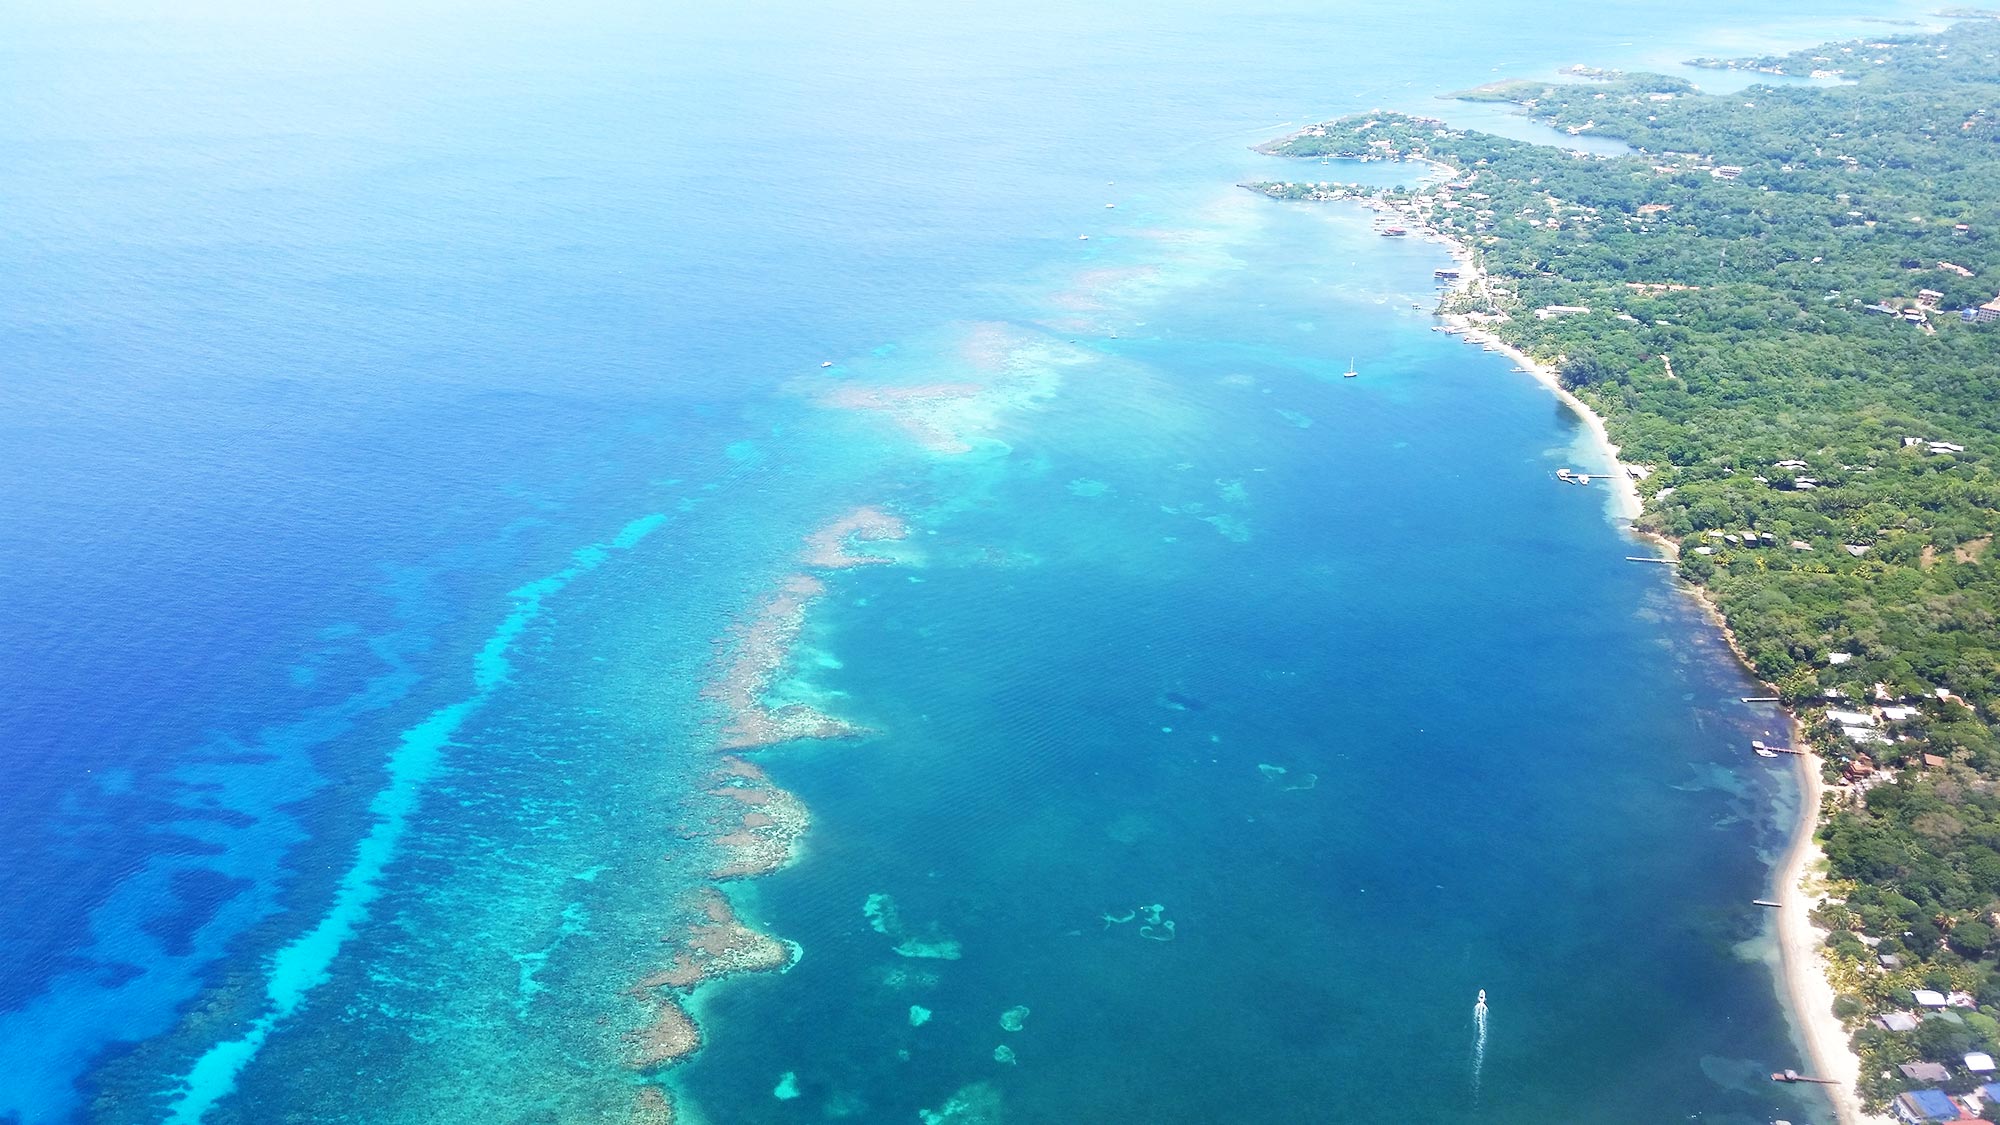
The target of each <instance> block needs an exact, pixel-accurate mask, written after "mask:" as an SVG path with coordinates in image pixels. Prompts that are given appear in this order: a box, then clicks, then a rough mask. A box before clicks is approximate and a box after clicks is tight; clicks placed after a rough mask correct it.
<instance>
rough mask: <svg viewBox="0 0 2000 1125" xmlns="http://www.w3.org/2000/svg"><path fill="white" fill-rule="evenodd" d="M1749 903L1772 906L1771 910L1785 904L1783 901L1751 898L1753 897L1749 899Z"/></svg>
mask: <svg viewBox="0 0 2000 1125" xmlns="http://www.w3.org/2000/svg"><path fill="white" fill-rule="evenodd" d="M1750 905H1752V906H1768V907H1770V908H1772V909H1773V910H1775V909H1777V908H1778V907H1781V906H1783V905H1785V904H1784V903H1782V902H1772V901H1771V900H1770V899H1768V898H1753V899H1751V900H1750Z"/></svg>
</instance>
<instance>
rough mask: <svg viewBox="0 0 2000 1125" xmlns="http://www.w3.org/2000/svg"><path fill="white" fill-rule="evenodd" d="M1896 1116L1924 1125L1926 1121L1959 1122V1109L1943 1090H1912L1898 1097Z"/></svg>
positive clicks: (1914, 1124) (1914, 1123)
mask: <svg viewBox="0 0 2000 1125" xmlns="http://www.w3.org/2000/svg"><path fill="white" fill-rule="evenodd" d="M1896 1116H1898V1117H1900V1118H1902V1119H1903V1120H1905V1121H1907V1122H1909V1123H1910V1125H1922V1123H1923V1122H1926V1121H1957V1120H1958V1117H1959V1115H1958V1107H1957V1106H1956V1105H1953V1104H1952V1101H1951V1099H1950V1098H1948V1097H1946V1096H1945V1093H1944V1091H1943V1090H1911V1091H1909V1092H1908V1093H1904V1094H1897V1095H1896Z"/></svg>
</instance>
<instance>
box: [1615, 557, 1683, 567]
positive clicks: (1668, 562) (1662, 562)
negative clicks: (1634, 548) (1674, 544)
mask: <svg viewBox="0 0 2000 1125" xmlns="http://www.w3.org/2000/svg"><path fill="white" fill-rule="evenodd" d="M1625 561H1626V562H1650V563H1659V564H1660V565H1661V566H1672V565H1674V564H1675V563H1677V562H1679V561H1680V560H1679V559H1656V558H1651V557H1649V556H1645V555H1626V556H1625Z"/></svg>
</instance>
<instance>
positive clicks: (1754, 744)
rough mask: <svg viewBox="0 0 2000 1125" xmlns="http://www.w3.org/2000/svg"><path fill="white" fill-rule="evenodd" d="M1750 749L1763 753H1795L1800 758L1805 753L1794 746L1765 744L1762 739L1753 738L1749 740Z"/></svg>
mask: <svg viewBox="0 0 2000 1125" xmlns="http://www.w3.org/2000/svg"><path fill="white" fill-rule="evenodd" d="M1750 749H1752V750H1756V751H1760V752H1762V753H1765V754H1797V755H1798V756H1800V757H1802V758H1803V757H1805V753H1806V752H1805V751H1804V750H1801V749H1799V748H1798V747H1796V746H1766V745H1765V744H1764V743H1763V741H1762V740H1760V739H1755V738H1753V739H1751V740H1750Z"/></svg>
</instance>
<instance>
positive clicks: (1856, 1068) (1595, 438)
mask: <svg viewBox="0 0 2000 1125" xmlns="http://www.w3.org/2000/svg"><path fill="white" fill-rule="evenodd" d="M1430 163H1435V162H1430ZM1374 206H1375V207H1376V208H1377V209H1386V208H1382V207H1381V206H1380V205H1379V204H1374ZM1401 217H1402V218H1404V220H1405V221H1410V219H1409V217H1408V216H1401ZM1417 229H1419V230H1421V231H1423V233H1424V236H1425V237H1426V238H1428V239H1431V240H1433V241H1435V242H1437V243H1439V244H1441V245H1442V246H1444V247H1445V249H1446V250H1447V251H1448V252H1449V253H1450V254H1451V256H1452V258H1453V259H1454V260H1455V261H1457V262H1458V263H1459V268H1460V270H1461V271H1462V276H1461V277H1460V279H1459V283H1458V286H1457V288H1458V289H1471V288H1473V287H1475V286H1478V285H1481V284H1483V282H1484V281H1485V277H1486V274H1485V271H1484V270H1483V269H1481V268H1480V266H1479V264H1478V260H1477V258H1476V257H1475V256H1474V255H1473V253H1472V252H1471V250H1470V248H1468V247H1467V246H1465V245H1464V244H1462V243H1460V242H1458V241H1457V240H1456V239H1453V238H1450V237H1448V236H1446V235H1444V234H1442V233H1440V232H1438V231H1437V230H1435V229H1433V228H1431V227H1430V226H1428V225H1418V227H1417ZM1438 316H1439V319H1441V320H1442V321H1443V322H1444V323H1445V325H1447V326H1448V328H1449V330H1450V331H1451V333H1452V334H1453V335H1455V336H1457V337H1458V338H1459V339H1460V340H1461V341H1463V342H1465V343H1471V344H1478V345H1479V346H1480V347H1482V348H1484V349H1486V350H1488V351H1492V352H1495V353H1497V354H1500V355H1504V356H1506V357H1507V358H1508V359H1510V360H1512V361H1514V363H1515V364H1516V365H1517V366H1518V367H1519V368H1520V369H1521V370H1522V371H1524V372H1526V373H1527V374H1528V375H1529V376H1530V377H1532V378H1533V379H1534V380H1535V381H1536V382H1538V383H1540V384H1541V385H1542V386H1543V387H1545V388H1547V389H1548V390H1549V391H1550V392H1551V393H1552V394H1554V395H1555V397H1556V398H1557V399H1558V400H1560V401H1561V402H1562V403H1563V404H1565V405H1566V406H1568V407H1569V408H1570V409H1571V410H1574V411H1575V412H1576V414H1577V416H1578V417H1579V418H1580V419H1582V421H1583V424H1584V428H1585V430H1586V431H1587V432H1588V434H1589V436H1590V444H1591V445H1592V446H1593V447H1594V448H1595V449H1596V450H1597V451H1598V452H1600V453H1601V454H1602V455H1603V456H1604V458H1605V460H1606V461H1608V462H1609V463H1610V464H1611V465H1612V466H1613V471H1612V473H1611V474H1610V476H1611V480H1612V481H1613V485H1612V491H1613V499H1612V506H1613V511H1614V513H1615V514H1616V515H1617V516H1618V517H1619V518H1620V519H1622V520H1624V521H1625V530H1626V532H1627V533H1628V534H1630V535H1631V536H1633V537H1634V538H1637V539H1640V540H1643V541H1645V542H1647V543H1649V544H1651V545H1653V546H1655V547H1657V548H1660V549H1661V550H1662V551H1663V552H1664V553H1666V554H1667V555H1669V556H1670V557H1678V555H1679V550H1678V545H1677V544H1675V543H1673V542H1672V541H1671V540H1667V539H1663V538H1661V537H1659V536H1657V535H1653V534H1650V533H1647V532H1644V531H1641V530H1639V529H1638V528H1637V527H1636V526H1635V525H1634V522H1633V521H1635V520H1637V518H1638V517H1639V515H1640V514H1641V512H1642V510H1643V503H1644V502H1643V501H1642V499H1641V498H1640V496H1639V488H1638V482H1637V481H1636V480H1635V479H1634V478H1633V476H1632V473H1631V472H1630V471H1629V470H1628V468H1627V466H1626V464H1625V463H1624V462H1623V461H1621V460H1620V459H1619V457H1618V454H1619V448H1618V446H1617V445H1616V444H1614V443H1613V442H1612V441H1611V436H1610V431H1609V430H1608V429H1607V428H1606V426H1605V422H1604V418H1603V417H1602V416H1601V415H1599V414H1598V413H1597V411H1595V410H1593V409H1592V408H1591V407H1590V405H1589V404H1588V403H1586V402H1584V401H1583V400H1582V399H1581V398H1578V397H1577V396H1576V395H1575V394H1574V393H1572V392H1571V391H1569V390H1568V389H1567V388H1565V387H1564V386H1563V385H1562V382H1561V380H1560V379H1559V378H1558V376H1557V372H1556V370H1555V369H1554V368H1553V367H1551V366H1549V365H1548V364H1545V363H1541V362H1538V361H1537V360H1535V359H1534V358H1532V357H1531V356H1529V355H1528V354H1527V353H1526V352H1524V351H1522V350H1521V349H1520V348H1518V347H1516V346H1514V345H1513V344H1510V343H1508V342H1507V341H1506V340H1503V339H1501V338H1500V336H1499V335H1498V334H1497V333H1495V332H1494V331H1493V330H1492V328H1491V327H1490V326H1489V325H1487V324H1483V323H1480V322H1477V321H1474V320H1473V319H1472V318H1471V317H1469V316H1467V315H1466V314H1464V313H1441V314H1438ZM1675 585H1676V586H1677V587H1678V588H1679V589H1680V591H1681V592H1682V593H1684V594H1686V595H1687V596H1689V597H1691V598H1693V599H1694V601H1695V603H1696V604H1698V605H1699V606H1700V607H1701V609H1702V611H1703V613H1704V614H1705V615H1706V616H1707V617H1708V619H1709V620H1710V621H1712V622H1713V623H1714V624H1715V626H1716V628H1717V629H1718V630H1719V631H1720V632H1721V634H1722V638H1723V641H1724V643H1726V644H1727V645H1728V646H1729V651H1730V653H1731V654H1732V655H1734V656H1735V657H1736V661H1737V663H1738V664H1739V665H1740V666H1741V667H1742V668H1743V670H1744V671H1745V672H1746V673H1747V674H1749V676H1750V677H1751V678H1752V679H1753V680H1754V681H1755V682H1757V683H1759V684H1763V685H1764V687H1766V688H1767V689H1770V685H1768V684H1764V681H1763V680H1762V678H1761V677H1759V676H1758V675H1757V672H1756V669H1755V668H1753V667H1752V666H1751V664H1750V661H1749V659H1748V658H1747V657H1746V656H1745V654H1744V652H1743V649H1742V647H1741V646H1740V645H1739V644H1738V643H1737V640H1736V635H1735V633H1734V631H1732V630H1731V629H1730V628H1729V624H1728V621H1727V619H1726V618H1725V617H1724V616H1723V614H1722V611H1721V609H1720V608H1719V607H1717V606H1716V604H1715V602H1714V601H1713V600H1712V599H1711V598H1709V596H1708V593H1707V591H1705V590H1703V589H1702V588H1701V587H1699V586H1695V585H1693V584H1691V583H1688V582H1686V581H1680V580H1678V576H1677V580H1676V582H1675ZM1771 690H1772V691H1773V693H1774V694H1775V689H1771ZM1779 711H1780V713H1782V714H1783V715H1784V719H1785V725H1786V727H1787V728H1788V730H1789V731H1790V736H1791V740H1792V745H1794V746H1804V745H1806V744H1805V742H1804V740H1803V738H1802V737H1801V733H1802V732H1801V730H1800V728H1799V723H1798V719H1797V717H1796V716H1794V715H1793V714H1792V711H1791V709H1790V708H1789V707H1785V706H1783V705H1780V706H1779ZM1795 757H1796V758H1797V767H1796V768H1797V771H1798V785H1799V811H1798V817H1797V819H1796V821H1795V823H1794V824H1793V826H1792V834H1791V842H1790V843H1789V844H1788V845H1787V847H1786V849H1785V854H1784V858H1783V859H1782V860H1780V861H1779V863H1778V865H1777V869H1776V870H1775V871H1774V872H1773V877H1774V878H1776V880H1777V882H1778V888H1777V891H1778V902H1779V903H1780V904H1781V905H1780V906H1779V908H1778V911H1777V915H1778V917H1777V920H1776V924H1775V925H1774V927H1773V936H1774V938H1775V939H1776V946H1777V954H1778V960H1777V966H1776V968H1777V972H1776V976H1777V980H1776V981H1774V982H1773V983H1774V984H1775V985H1776V986H1777V987H1778V991H1779V993H1780V995H1781V996H1782V997H1783V999H1784V1002H1785V1007H1786V1009H1787V1012H1788V1015H1789V1016H1790V1023H1791V1025H1792V1032H1793V1037H1794V1040H1795V1041H1796V1043H1797V1045H1798V1046H1799V1047H1800V1048H1802V1049H1803V1052H1804V1054H1805V1056H1806V1058H1807V1059H1808V1060H1809V1061H1810V1063H1811V1065H1812V1068H1813V1072H1814V1073H1815V1074H1816V1075H1817V1076H1819V1077H1823V1078H1831V1079H1834V1080H1835V1081H1836V1082H1837V1083H1838V1084H1837V1085H1831V1086H1823V1087H1821V1088H1822V1089H1823V1090H1824V1091H1825V1092H1826V1096H1827V1100H1828V1102H1829V1103H1831V1104H1832V1106H1833V1112H1834V1117H1835V1119H1836V1120H1837V1121H1838V1122H1839V1123H1840V1125H1893V1121H1892V1119H1890V1118H1888V1117H1885V1116H1882V1115H1878V1114H1871V1113H1869V1112H1868V1111H1867V1110H1866V1109H1864V1108H1863V1107H1862V1104H1861V1098H1860V1094H1859V1092H1858V1090H1859V1080H1860V1077H1861V1057H1860V1056H1859V1055H1858V1054H1856V1053H1855V1051H1854V1047H1853V1044H1852V1042H1851V1041H1850V1038H1849V1036H1848V1032H1847V1029H1846V1027H1844V1026H1843V1025H1842V1024H1841V1022H1840V1020H1839V1018H1838V1017H1836V1016H1835V1015H1834V1014H1833V1002H1834V998H1835V992H1834V988H1833V984H1832V982H1831V981H1830V980H1829V979H1828V978H1827V974H1826V970H1825V967H1824V965H1823V963H1822V961H1821V958H1820V954H1819V951H1820V949H1821V948H1822V947H1823V945H1824V943H1825V939H1826V932H1825V931H1824V930H1821V929H1820V928H1819V927H1818V926H1816V925H1814V924H1813V921H1812V916H1811V915H1812V910H1813V908H1814V907H1815V906H1816V905H1818V903H1819V901H1820V899H1821V897H1822V895H1821V894H1820V893H1819V892H1818V891H1817V890H1814V891H1808V889H1807V886H1806V883H1807V880H1809V879H1812V878H1813V877H1814V876H1815V875H1816V873H1817V872H1818V871H1819V869H1820V866H1821V864H1822V863H1823V861H1824V860H1825V853H1824V852H1823V851H1822V850H1821V849H1820V846H1819V839H1818V833H1819V826H1820V805H1821V798H1822V794H1823V792H1824V789H1825V786H1824V783H1823V782H1822V781H1821V780H1820V774H1819V769H1820V756H1819V755H1818V754H1817V753H1813V752H1810V751H1809V752H1808V753H1805V754H1800V755H1795Z"/></svg>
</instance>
